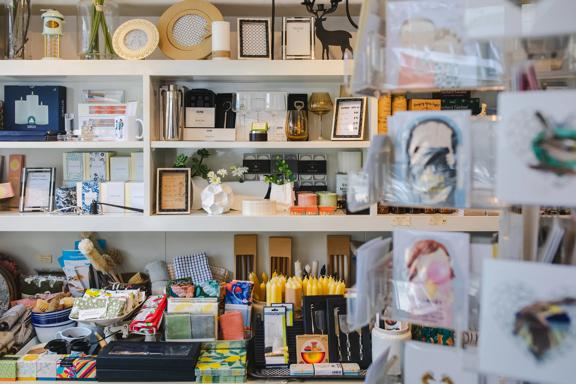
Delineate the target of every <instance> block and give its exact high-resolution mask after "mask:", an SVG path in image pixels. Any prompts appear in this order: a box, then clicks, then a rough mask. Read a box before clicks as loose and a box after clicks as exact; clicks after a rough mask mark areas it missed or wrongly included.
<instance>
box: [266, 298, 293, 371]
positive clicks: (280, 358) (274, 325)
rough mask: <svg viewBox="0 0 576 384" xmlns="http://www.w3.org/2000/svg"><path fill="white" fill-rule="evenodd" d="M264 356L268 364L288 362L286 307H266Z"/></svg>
mask: <svg viewBox="0 0 576 384" xmlns="http://www.w3.org/2000/svg"><path fill="white" fill-rule="evenodd" d="M264 357H265V359H266V365H284V366H285V365H287V364H288V345H287V340H286V308H284V307H264Z"/></svg>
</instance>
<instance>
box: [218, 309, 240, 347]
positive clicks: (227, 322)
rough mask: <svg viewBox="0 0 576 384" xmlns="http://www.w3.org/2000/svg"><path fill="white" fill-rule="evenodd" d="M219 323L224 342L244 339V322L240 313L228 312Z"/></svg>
mask: <svg viewBox="0 0 576 384" xmlns="http://www.w3.org/2000/svg"><path fill="white" fill-rule="evenodd" d="M219 321H220V330H221V337H222V340H243V339H244V320H243V318H242V314H241V313H240V312H239V311H234V312H226V313H224V314H223V315H221V316H220V319H219Z"/></svg>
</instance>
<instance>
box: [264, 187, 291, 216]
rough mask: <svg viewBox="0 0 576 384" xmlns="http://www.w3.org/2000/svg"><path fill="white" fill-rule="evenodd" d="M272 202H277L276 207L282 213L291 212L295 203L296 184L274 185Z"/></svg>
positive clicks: (271, 193)
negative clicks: (291, 207)
mask: <svg viewBox="0 0 576 384" xmlns="http://www.w3.org/2000/svg"><path fill="white" fill-rule="evenodd" d="M270 200H271V201H275V202H276V207H277V208H278V209H279V210H280V211H287V210H289V209H290V206H291V205H292V204H293V203H294V183H286V184H282V185H278V184H272V188H271V189H270Z"/></svg>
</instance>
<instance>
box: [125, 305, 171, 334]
mask: <svg viewBox="0 0 576 384" xmlns="http://www.w3.org/2000/svg"><path fill="white" fill-rule="evenodd" d="M165 308H166V295H154V296H150V297H149V298H148V299H147V300H146V302H144V305H142V309H141V310H140V311H139V312H138V314H137V315H136V317H134V319H133V320H132V322H131V323H130V332H132V333H138V334H144V335H155V334H156V333H157V332H158V329H159V327H160V324H161V322H162V316H163V314H164V309H165Z"/></svg>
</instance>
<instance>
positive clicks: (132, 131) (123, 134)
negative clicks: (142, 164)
mask: <svg viewBox="0 0 576 384" xmlns="http://www.w3.org/2000/svg"><path fill="white" fill-rule="evenodd" d="M114 136H115V137H116V140H118V141H136V140H142V139H143V138H144V122H143V121H142V120H141V119H137V118H136V117H134V116H116V117H115V118H114Z"/></svg>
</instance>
